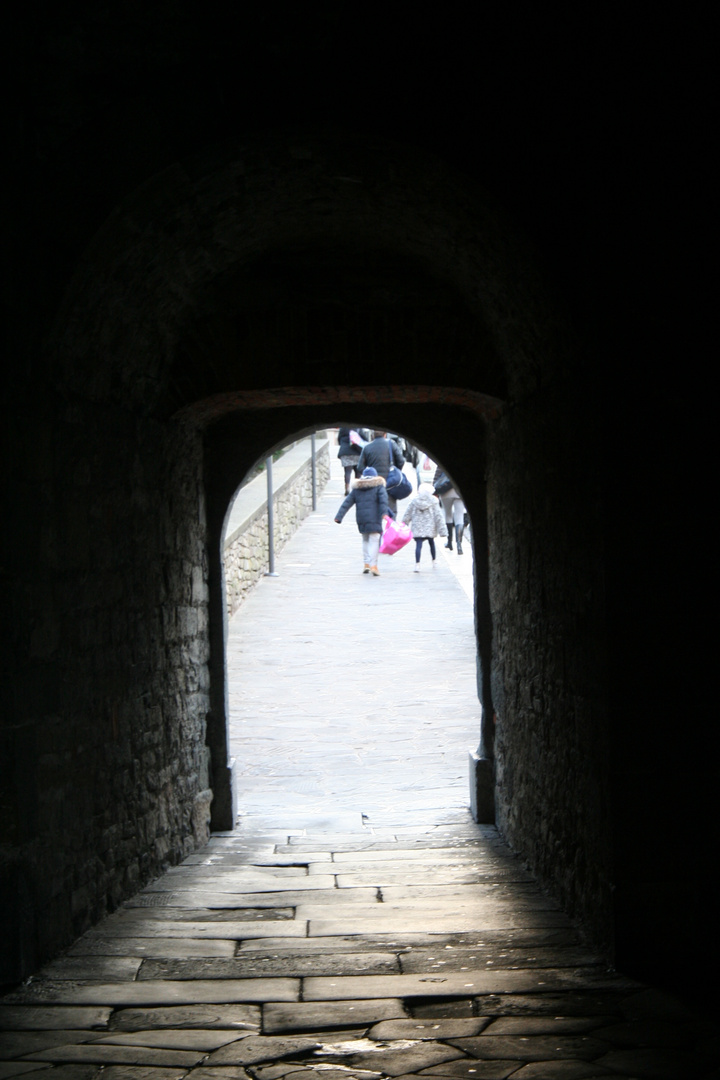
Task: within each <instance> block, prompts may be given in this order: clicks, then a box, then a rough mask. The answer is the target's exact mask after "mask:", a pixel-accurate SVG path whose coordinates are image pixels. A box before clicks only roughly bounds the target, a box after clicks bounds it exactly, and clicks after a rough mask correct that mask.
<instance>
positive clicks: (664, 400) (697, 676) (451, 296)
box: [0, 0, 717, 992]
mask: <svg viewBox="0 0 720 1080" xmlns="http://www.w3.org/2000/svg"><path fill="white" fill-rule="evenodd" d="M543 10H544V9H543V6H542V5H540V6H539V7H538V9H537V13H535V14H526V15H524V16H522V17H520V16H517V17H515V16H514V15H512V13H511V12H509V11H508V12H506V13H503V11H502V10H501V6H500V5H498V10H497V11H494V9H491V8H488V9H487V12H486V13H485V15H483V16H482V17H481V18H479V19H478V18H476V16H477V12H475V11H474V10H472V6H470V5H467V10H465V8H463V9H462V11H460V10H458V11H456V12H455V13H453V12H452V9H442V10H441V9H436V10H435V13H434V14H433V15H432V17H431V15H430V14H427V15H422V14H420V12H419V10H413V12H412V19H411V18H410V16H409V14H408V18H407V20H406V19H404V18H403V17H402V15H401V13H400V12H397V11H396V12H395V13H394V15H393V16H392V17H391V16H390V15H388V13H387V12H386V13H385V15H384V16H383V17H382V19H376V18H373V17H372V15H371V13H369V12H368V11H367V10H366V9H364V8H362V7H360V6H358V5H341V4H338V5H324V4H313V5H309V6H307V5H296V6H289V5H288V6H287V7H284V6H280V7H273V6H269V7H268V6H263V5H258V6H257V8H256V9H255V8H252V7H250V6H246V7H245V6H242V5H241V6H240V8H239V9H235V8H233V9H232V10H231V9H230V7H229V6H228V8H227V9H225V8H223V7H222V6H218V7H213V6H207V7H206V6H199V5H193V4H190V3H186V2H178V3H174V4H168V3H162V2H156V0H145V2H144V3H142V4H140V3H138V4H121V3H108V4H105V5H103V6H101V7H98V6H97V5H94V4H86V3H82V2H79V3H75V4H72V5H62V6H60V5H56V6H53V5H51V4H47V5H44V4H40V5H33V6H32V9H23V10H22V11H21V12H20V13H19V14H18V15H17V16H16V19H17V24H16V26H15V30H16V32H17V33H16V35H15V37H14V38H13V41H14V42H15V47H14V50H13V55H12V56H11V58H10V60H9V64H8V66H9V69H10V72H11V74H12V76H13V79H12V81H13V84H14V95H13V98H12V106H11V109H10V113H11V121H12V123H11V125H10V134H9V136H8V140H7V143H8V146H9V149H10V158H11V160H10V165H11V169H10V176H9V179H10V181H11V183H10V188H9V192H8V194H7V195H6V201H5V203H4V207H3V215H4V218H5V235H6V245H7V253H8V256H9V258H8V274H7V276H6V284H5V288H4V290H3V294H4V295H3V299H4V302H5V314H4V320H3V321H4V329H5V339H6V344H5V350H4V351H5V357H6V362H5V373H4V382H5V403H4V415H3V424H2V429H3V436H4V438H5V440H6V449H5V469H4V479H5V482H6V488H7V494H6V496H5V506H6V508H7V510H8V513H7V515H6V519H5V529H4V533H5V536H4V539H5V545H6V554H5V557H4V560H3V580H4V585H5V587H6V592H7V595H8V606H7V609H6V610H7V615H6V616H5V617H4V619H3V629H4V631H5V633H6V643H5V646H4V650H3V652H4V657H5V660H6V664H7V673H6V675H5V677H4V679H3V686H4V690H5V695H4V698H5V702H4V705H3V711H2V724H3V728H2V736H1V737H2V771H3V795H2V831H1V834H0V870H1V871H2V874H1V876H2V887H1V897H2V913H1V914H0V923H1V924H2V926H3V928H4V929H3V935H2V936H3V944H4V950H3V956H2V968H1V970H0V984H2V985H3V986H5V987H8V986H12V985H14V984H16V983H18V982H19V981H21V980H22V979H24V978H26V977H27V976H28V975H30V974H31V973H32V972H33V971H35V970H36V969H37V968H38V967H39V966H40V965H41V964H42V963H44V962H46V961H47V960H48V959H50V958H52V957H53V956H55V955H56V954H57V953H58V952H59V951H60V950H61V949H63V948H64V947H66V946H67V945H68V944H69V943H70V942H71V941H73V940H74V938H76V937H77V936H78V935H79V934H80V933H82V932H83V931H85V930H87V929H88V927H90V926H91V925H92V924H93V923H95V922H96V921H97V920H98V919H100V918H101V917H102V916H103V915H104V914H106V913H107V912H109V911H112V910H113V909H114V908H116V907H117V905H119V904H120V903H121V902H122V901H123V900H125V899H126V898H127V897H129V896H130V895H132V894H133V893H134V892H135V891H137V890H138V889H139V888H140V887H141V886H142V885H144V884H145V883H147V882H148V881H150V880H151V879H152V878H154V877H156V876H157V875H158V874H159V873H161V872H162V871H163V870H164V869H166V868H167V867H168V866H169V865H172V864H175V863H177V862H179V861H180V860H181V859H182V858H183V857H185V856H186V855H188V854H189V853H190V852H191V851H193V850H194V849H195V848H197V847H198V846H200V845H201V844H202V843H204V842H205V840H206V839H207V836H208V830H209V828H212V829H228V828H231V827H232V812H231V798H230V786H229V785H230V774H229V769H228V761H227V739H226V720H227V718H226V716H225V706H224V694H225V690H224V681H223V680H224V668H223V647H224V646H223V634H224V630H223V595H222V586H221V575H220V538H221V533H222V527H223V521H224V516H225V512H226V510H227V506H228V501H229V499H230V498H231V497H232V494H233V492H234V490H235V488H236V487H237V485H238V482H239V479H241V478H242V476H243V474H244V472H245V471H246V470H247V469H249V468H250V467H251V466H252V465H253V463H254V462H256V461H257V460H258V459H259V458H262V457H264V456H265V455H267V454H268V453H269V452H270V450H271V449H272V448H273V447H275V446H277V445H279V444H281V443H283V442H285V441H287V440H288V439H289V438H290V437H291V436H294V435H295V434H296V433H298V432H305V431H312V430H315V429H318V428H324V427H327V426H330V425H333V424H338V423H340V422H343V421H344V420H346V419H348V418H350V419H353V418H355V417H358V416H359V417H361V418H362V420H363V422H364V423H366V424H367V425H368V426H377V427H379V428H381V429H387V430H392V431H401V432H402V433H403V434H405V435H407V436H408V437H409V438H411V439H413V440H415V441H416V442H417V443H418V444H419V445H421V446H427V447H432V449H433V451H434V453H435V455H436V456H437V458H438V460H441V461H443V463H445V464H446V466H447V468H448V469H449V470H450V471H451V472H452V475H453V476H454V477H455V478H456V480H457V482H458V484H459V486H460V487H461V489H462V492H463V494H464V496H465V499H466V503H467V507H468V510H469V512H470V515H471V518H472V521H473V526H474V536H475V547H476V570H477V574H476V633H477V642H478V676H479V678H478V684H479V687H480V697H481V701H482V704H483V711H484V716H485V718H486V725H485V729H484V730H483V732H482V733H481V732H478V743H479V746H480V760H479V762H478V771H477V776H476V777H475V781H474V782H475V784H476V785H477V789H476V790H475V791H474V792H473V797H474V798H475V800H476V802H479V805H481V806H482V807H484V809H483V810H482V811H481V812H480V814H481V816H484V817H485V819H487V817H488V815H489V811H488V809H487V807H488V805H490V806H491V808H492V813H493V814H494V818H495V821H496V823H497V825H498V826H499V828H500V830H501V832H502V834H503V835H504V837H505V838H506V839H507V840H508V841H509V842H510V843H511V844H512V846H513V848H514V849H515V850H516V851H518V852H520V853H522V855H523V857H524V859H525V860H526V861H527V863H528V865H529V866H530V867H531V869H532V871H533V872H534V873H535V874H536V876H537V877H538V879H539V880H540V882H541V883H542V884H543V886H544V887H546V888H547V889H548V890H549V891H550V892H551V893H552V895H554V896H555V897H557V898H558V899H559V900H560V902H561V903H562V905H563V906H564V908H565V909H566V910H567V911H568V912H569V913H570V914H571V915H572V916H573V917H574V918H576V919H577V920H578V921H579V922H580V924H581V925H582V926H583V927H584V928H585V932H586V934H587V936H588V938H589V940H590V942H591V943H592V944H593V946H594V947H596V948H597V949H599V950H600V951H601V952H603V953H604V955H606V956H607V957H608V959H609V960H612V961H614V962H615V963H616V964H617V965H618V966H619V967H621V968H622V969H623V970H626V971H628V972H630V973H634V974H638V975H640V976H642V977H644V978H647V979H650V980H654V981H656V982H658V983H662V984H663V985H668V986H670V987H673V988H675V989H676V990H678V991H681V992H683V991H686V990H687V988H688V985H689V980H693V979H696V978H700V964H699V959H700V957H706V956H707V954H708V950H709V948H710V945H711V943H712V941H713V940H714V926H713V924H714V909H715V906H716V903H715V899H714V896H713V895H712V894H711V890H710V884H709V878H708V872H707V865H706V861H705V859H706V854H707V852H709V851H712V850H713V848H714V846H715V845H716V842H717V841H716V821H717V812H716V809H715V807H714V803H713V799H712V795H713V794H714V790H713V779H714V775H715V772H716V758H715V757H714V756H713V754H712V735H711V728H712V726H713V725H712V724H711V721H710V713H709V709H708V703H707V700H706V690H707V689H708V686H707V683H708V682H709V679H708V672H709V670H712V664H710V663H709V662H706V661H705V660H703V657H704V656H705V657H706V656H707V641H706V637H705V631H704V629H703V621H702V617H701V615H700V603H701V601H702V599H703V598H704V596H705V595H706V593H707V584H706V579H705V571H706V567H705V566H704V562H703V558H702V552H703V546H704V543H705V541H706V537H707V530H706V527H705V523H704V515H705V510H706V506H707V502H708V494H709V489H708V488H704V489H703V493H702V495H701V496H698V494H697V490H696V488H697V483H698V481H697V477H698V475H699V468H700V467H701V466H702V464H703V462H704V459H705V457H706V454H707V450H708V443H709V431H710V426H709V424H707V423H706V422H705V420H704V419H703V409H702V408H700V407H698V408H695V406H694V405H693V407H692V408H691V407H690V404H689V402H690V400H691V398H693V397H696V396H698V395H700V396H702V394H703V388H704V384H705V381H706V380H705V378H704V372H703V370H702V368H701V367H700V365H702V364H703V363H705V361H704V355H705V354H704V352H703V351H702V350H701V349H700V348H696V347H695V346H694V345H693V346H692V347H691V346H690V344H689V341H688V340H686V342H685V345H686V351H685V353H684V354H683V353H680V352H679V351H678V346H677V342H676V340H675V336H674V332H673V331H674V328H675V320H676V317H677V314H678V309H679V308H680V307H681V306H682V297H683V293H684V287H685V285H686V282H687V278H685V279H684V281H683V282H678V281H676V280H675V278H676V277H677V276H678V268H679V267H680V266H681V265H686V260H685V259H684V258H681V256H680V255H679V254H678V253H677V245H678V241H679V240H685V239H692V235H693V229H692V228H691V227H690V226H691V222H690V220H689V219H690V217H691V215H692V213H693V212H694V209H695V206H696V204H695V203H694V201H693V200H692V199H688V198H686V193H685V192H683V190H682V189H683V187H684V185H685V184H686V183H687V181H688V180H690V179H691V176H692V164H691V156H692V155H691V153H690V150H689V145H690V141H691V135H692V131H693V126H694V123H695V120H694V118H695V117H696V113H694V112H693V111H692V110H691V111H690V113H689V114H686V113H684V112H683V109H682V107H681V106H682V103H683V98H682V96H681V95H680V93H679V89H678V87H677V84H676V82H675V81H674V80H673V77H672V75H671V73H670V72H669V71H668V70H667V67H666V66H664V65H661V64H660V63H659V61H658V59H657V57H658V49H660V48H661V46H663V47H664V46H665V45H667V43H668V42H669V41H670V40H671V39H672V36H673V35H672V29H673V28H672V27H671V26H669V25H667V26H663V25H660V24H656V25H654V26H653V28H652V30H651V31H648V30H647V29H646V30H645V31H644V33H642V34H641V33H640V28H639V27H637V26H634V25H633V21H632V19H630V18H628V19H627V20H626V21H624V22H623V26H622V33H619V32H618V27H616V26H613V25H611V23H612V19H611V18H610V17H608V18H607V19H606V20H603V19H600V18H599V16H598V18H597V19H594V18H593V17H591V16H590V15H589V14H586V15H584V16H583V17H582V18H581V17H580V16H579V15H572V16H569V17H568V18H569V21H568V22H567V23H565V24H564V25H563V26H562V27H558V26H557V25H555V24H553V25H549V24H548V22H547V20H546V15H545V14H543ZM243 12H246V14H243ZM648 35H649V36H648ZM670 47H671V48H673V47H674V48H675V49H676V50H677V51H678V53H679V54H680V53H682V57H680V56H679V57H678V62H679V61H680V59H685V53H684V52H683V51H682V50H683V46H682V44H681V43H680V42H679V41H676V42H675V43H674V45H673V46H670ZM697 78H698V79H700V80H701V79H702V67H700V68H699V69H698V74H697ZM671 106H672V107H671ZM673 260H676V261H673ZM670 286H672V290H674V291H673V294H672V298H671V297H670V295H669V294H670V291H671V289H670ZM688 364H690V365H691V367H692V369H693V370H692V375H691V377H688V376H686V374H685V372H686V366H687V365H688ZM471 786H472V782H471Z"/></svg>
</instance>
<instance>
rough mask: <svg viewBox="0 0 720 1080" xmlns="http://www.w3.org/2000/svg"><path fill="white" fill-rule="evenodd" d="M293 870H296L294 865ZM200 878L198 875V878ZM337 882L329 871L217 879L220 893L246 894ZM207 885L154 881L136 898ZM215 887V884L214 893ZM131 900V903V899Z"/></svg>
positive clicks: (202, 889)
mask: <svg viewBox="0 0 720 1080" xmlns="http://www.w3.org/2000/svg"><path fill="white" fill-rule="evenodd" d="M288 869H290V868H288ZM293 869H295V868H294V867H293ZM200 880H201V879H200V878H198V881H200ZM334 885H335V881H334V879H333V877H332V876H331V875H329V874H324V875H323V874H314V875H313V876H312V877H310V876H309V875H308V874H292V875H289V874H288V875H284V876H282V877H281V876H280V875H279V874H267V875H263V876H262V877H258V876H256V875H250V874H248V875H247V877H244V878H239V877H238V878H237V879H236V880H234V881H222V880H220V881H218V883H217V891H218V892H231V893H236V894H240V895H243V894H245V895H247V894H249V893H256V892H258V893H266V892H279V891H281V890H282V889H287V888H291V889H295V890H299V889H303V890H306V889H308V890H313V889H332V888H333V887H334ZM207 891H208V890H207V885H200V884H198V885H192V884H189V885H188V886H187V887H185V886H179V884H178V880H177V878H173V880H172V881H171V882H165V881H163V882H162V884H161V883H160V882H155V883H154V884H153V886H152V887H150V888H148V889H144V890H143V892H141V893H138V896H137V897H136V898H135V900H136V901H139V900H140V898H141V897H145V896H148V895H152V894H153V893H165V892H167V893H169V894H170V895H171V896H173V897H175V896H180V895H183V896H184V897H186V898H187V897H188V896H189V895H197V896H201V895H205V896H207ZM214 891H215V887H214V886H213V892H214ZM129 903H131V902H129Z"/></svg>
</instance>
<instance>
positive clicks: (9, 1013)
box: [0, 1005, 112, 1031]
mask: <svg viewBox="0 0 720 1080" xmlns="http://www.w3.org/2000/svg"><path fill="white" fill-rule="evenodd" d="M111 1014H112V1009H111V1008H110V1007H109V1006H105V1005H102V1006H100V1005H93V1006H79V1005H78V1006H64V1005H0V1031H48V1030H52V1029H57V1030H63V1029H64V1030H80V1029H87V1030H95V1029H100V1030H102V1029H103V1028H106V1027H107V1026H108V1021H109V1019H110V1016H111Z"/></svg>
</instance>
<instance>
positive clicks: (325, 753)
mask: <svg viewBox="0 0 720 1080" xmlns="http://www.w3.org/2000/svg"><path fill="white" fill-rule="evenodd" d="M335 482H336V481H335V480H333V483H335ZM339 494H340V493H339V490H338V491H329V492H328V494H327V497H326V498H324V499H323V500H322V505H321V507H320V508H319V511H318V513H317V514H314V515H312V516H311V517H310V518H309V519H308V520H307V522H306V524H304V525H303V527H302V529H301V530H300V533H299V534H298V536H297V537H296V540H294V541H292V542H291V543H290V544H288V546H287V547H286V548H285V550H284V552H283V553H282V556H281V558H280V559H279V560H278V570H279V577H277V578H272V579H270V578H268V579H266V580H264V581H263V582H262V583H261V585H260V586H259V587H258V588H257V590H255V591H254V593H253V594H252V596H251V598H250V599H249V600H248V601H247V602H246V604H245V605H244V606H243V608H241V610H240V613H239V615H238V616H237V617H236V619H235V620H234V622H233V627H232V635H231V642H230V658H229V659H230V670H231V689H232V707H233V732H232V740H233V745H234V747H235V748H236V750H237V752H238V754H241V755H242V756H243V761H244V764H243V767H242V769H240V770H239V772H240V777H239V783H240V788H241V802H240V810H241V820H240V824H239V827H238V828H237V829H236V830H235V832H234V833H228V834H223V835H217V836H215V837H213V838H212V840H211V841H210V843H209V844H208V845H207V847H206V848H205V849H204V850H202V851H200V852H198V853H197V854H194V855H191V856H190V857H189V858H188V859H186V860H185V862H184V863H183V864H182V865H181V866H179V867H176V868H174V869H172V870H170V871H169V872H168V873H167V874H165V875H164V876H163V877H162V878H160V879H159V880H157V881H155V882H153V883H152V884H151V885H149V886H148V887H147V888H146V889H144V890H143V891H142V892H140V893H139V894H138V895H137V896H136V897H135V898H134V899H133V900H131V901H129V902H128V903H127V904H125V905H124V906H123V907H122V908H121V909H119V910H118V911H117V912H115V913H114V914H113V915H112V916H110V917H109V918H108V919H106V920H105V921H104V922H103V923H101V924H100V925H98V926H97V927H95V928H94V929H93V930H91V931H90V932H88V933H87V934H85V935H84V936H83V937H82V938H81V939H80V940H79V941H77V942H76V943H75V945H73V946H72V947H71V948H70V949H69V950H68V951H67V954H66V955H65V956H63V957H61V958H59V959H58V960H56V961H55V962H53V963H52V964H49V965H47V967H46V968H45V969H44V970H43V971H41V972H39V973H38V975H37V976H35V977H34V978H33V979H32V980H31V981H29V982H28V983H27V984H26V985H24V986H22V987H21V988H19V989H18V990H17V991H16V992H15V993H13V994H10V995H7V996H6V997H5V998H4V999H2V1000H0V1080H3V1078H4V1077H10V1076H33V1075H38V1076H39V1075H48V1076H49V1075H50V1072H52V1076H53V1077H57V1078H60V1080H101V1078H102V1080H180V1078H184V1077H188V1078H192V1080H228V1078H233V1080H283V1078H285V1077H288V1078H289V1080H290V1078H292V1080H352V1078H357V1080H381V1078H385V1077H400V1078H401V1080H402V1078H405V1077H407V1078H408V1080H409V1078H410V1077H430V1078H435V1077H439V1078H443V1077H446V1078H448V1080H490V1078H493V1080H504V1078H508V1077H512V1078H513V1080H593V1078H600V1077H615V1080H623V1078H624V1080H631V1078H656V1080H703V1078H707V1080H710V1078H712V1077H717V1076H718V1072H717V1069H716V1067H715V1064H714V1063H715V1062H716V1061H717V1060H718V1058H720V1053H719V1051H718V1046H719V1043H718V1038H717V1029H715V1028H713V1027H711V1026H710V1025H709V1024H708V1023H706V1022H705V1021H704V1020H699V1019H698V1018H697V1017H695V1016H693V1015H692V1014H690V1013H688V1012H687V1010H686V1009H685V1008H684V1007H683V1006H681V1005H680V1004H679V1003H677V1002H675V1001H674V1000H673V999H671V998H669V997H667V996H666V995H663V994H661V993H659V992H658V991H656V990H652V989H650V988H647V987H645V986H643V985H641V984H638V983H636V982H634V981H633V980H631V979H628V978H626V977H625V976H623V975H622V974H619V973H616V972H614V971H610V970H607V968H606V966H605V965H604V964H603V963H602V962H601V961H600V960H599V959H598V958H597V957H596V956H594V955H593V954H592V953H591V952H589V951H588V950H587V949H586V948H585V947H584V946H583V944H582V942H581V940H580V939H579V937H578V935H577V933H576V931H575V930H574V928H573V926H572V925H571V924H570V922H569V921H568V919H567V918H566V917H565V916H564V915H563V913H562V912H561V911H560V910H558V908H557V906H556V905H555V904H554V903H553V901H552V900H550V899H549V898H548V897H547V896H546V895H544V894H543V892H542V891H541V890H540V889H539V888H538V887H537V885H536V884H535V883H534V881H533V880H532V878H531V877H530V876H529V875H528V874H527V873H526V872H525V870H524V869H523V867H522V865H521V863H520V861H519V860H518V859H516V858H514V857H513V854H512V852H510V851H509V850H508V848H507V847H506V846H505V845H504V844H503V842H502V839H501V837H499V835H498V834H497V831H496V830H495V829H494V828H492V827H489V826H484V827H481V826H476V825H474V824H473V823H472V822H471V821H470V819H469V815H468V813H467V810H466V809H465V808H464V807H465V803H466V799H467V796H466V783H467V781H466V777H465V769H466V764H465V760H466V754H467V750H468V748H469V745H470V746H472V740H473V739H474V737H475V736H474V734H473V732H475V730H476V723H477V701H476V698H475V696H474V691H473V677H472V664H473V657H472V652H473V649H472V623H471V619H470V615H471V612H470V605H469V603H468V601H467V597H466V595H465V593H464V591H463V590H462V588H461V587H460V586H459V584H458V582H457V580H456V578H455V577H454V576H453V574H452V573H451V571H450V568H449V567H450V566H451V565H453V564H452V562H450V563H449V564H448V563H442V564H441V565H440V566H439V567H438V569H437V570H435V571H434V572H433V571H430V569H429V568H428V567H427V565H426V567H425V568H424V571H423V573H421V574H418V575H414V574H413V573H412V560H411V557H410V555H409V553H405V554H404V555H403V554H401V555H400V556H393V558H392V559H385V560H383V562H382V564H381V565H382V569H383V574H382V577H380V578H379V579H372V578H367V577H363V576H362V575H361V574H359V573H358V569H359V563H360V559H359V553H360V542H359V537H358V534H357V531H356V530H355V528H354V523H353V521H352V520H346V522H345V523H344V524H343V526H342V527H340V528H338V527H337V526H336V525H334V524H332V523H331V522H329V521H328V515H330V516H331V515H332V513H333V512H334V510H335V508H336V506H337V504H338V503H339V501H340V498H339V497H338V496H339ZM443 557H444V556H443ZM455 558H456V559H458V557H457V556H455ZM463 558H464V556H463ZM458 561H459V559H458ZM370 643H372V644H373V647H372V650H371V651H370V648H369V645H370ZM368 653H370V654H369V655H368ZM289 675H291V676H292V678H289V677H288V676H289ZM261 773H262V775H261Z"/></svg>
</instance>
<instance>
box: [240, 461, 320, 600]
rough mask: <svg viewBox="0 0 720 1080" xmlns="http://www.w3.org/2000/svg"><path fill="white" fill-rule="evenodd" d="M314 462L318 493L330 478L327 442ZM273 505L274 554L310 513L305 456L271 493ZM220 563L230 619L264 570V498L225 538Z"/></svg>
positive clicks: (308, 469)
mask: <svg viewBox="0 0 720 1080" xmlns="http://www.w3.org/2000/svg"><path fill="white" fill-rule="evenodd" d="M315 462H316V469H317V490H318V493H320V492H321V491H322V490H323V489H324V487H325V485H326V484H327V482H328V480H329V478H330V450H329V444H328V443H325V444H324V445H323V446H321V447H320V448H319V449H317V450H316V453H315ZM273 504H274V507H275V554H276V555H277V554H278V553H279V552H280V551H282V549H283V548H284V546H285V544H286V543H287V542H288V540H289V539H290V537H291V536H293V535H294V534H295V533H296V531H297V529H298V527H299V525H300V522H301V521H302V520H303V518H305V517H307V515H308V514H309V513H310V511H311V510H312V463H311V460H310V457H309V456H308V459H307V461H306V462H305V464H304V465H301V466H300V468H299V469H298V471H297V472H296V473H295V474H294V475H293V476H291V477H290V478H289V479H288V480H286V481H285V482H284V483H283V484H282V485H281V486H280V487H279V488H278V489H277V491H275V492H274V494H273ZM223 561H224V568H225V595H226V602H227V610H228V618H231V617H232V616H233V615H234V614H235V612H236V611H237V610H238V608H239V607H240V605H241V604H242V602H243V600H244V599H245V597H246V596H247V594H248V592H249V591H250V589H251V588H252V587H253V585H254V584H255V583H256V582H257V581H258V580H259V578H260V577H262V575H263V574H264V573H265V571H266V570H267V567H268V515H267V499H266V500H265V502H264V503H263V504H262V506H259V507H258V509H257V510H256V511H255V512H254V513H253V514H252V515H251V516H250V517H249V518H248V519H247V520H246V521H244V522H243V523H242V525H240V526H239V527H238V528H237V529H235V530H234V531H233V533H232V534H230V535H229V536H227V537H226V539H225V550H224V556H223Z"/></svg>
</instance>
